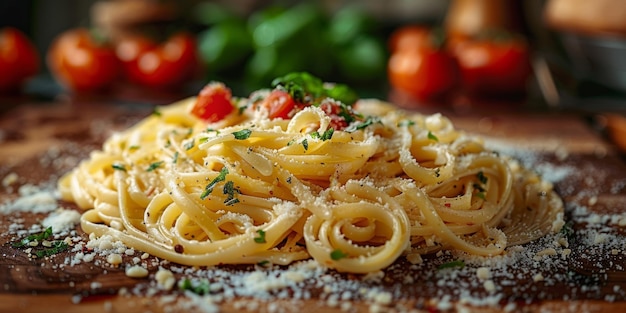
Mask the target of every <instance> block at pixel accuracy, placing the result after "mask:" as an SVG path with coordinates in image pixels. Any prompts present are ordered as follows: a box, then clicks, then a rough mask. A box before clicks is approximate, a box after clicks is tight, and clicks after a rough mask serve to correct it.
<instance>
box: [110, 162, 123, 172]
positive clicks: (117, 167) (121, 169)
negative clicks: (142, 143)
mask: <svg viewBox="0 0 626 313" xmlns="http://www.w3.org/2000/svg"><path fill="white" fill-rule="evenodd" d="M111 167H112V168H113V169H114V170H118V171H122V172H126V167H124V165H123V164H117V163H116V164H111Z"/></svg>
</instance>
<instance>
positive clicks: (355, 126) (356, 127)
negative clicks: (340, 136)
mask: <svg viewBox="0 0 626 313" xmlns="http://www.w3.org/2000/svg"><path fill="white" fill-rule="evenodd" d="M346 121H347V120H346ZM375 123H381V121H380V118H379V117H376V116H368V117H367V118H366V119H365V121H363V122H358V123H352V124H350V126H348V127H346V129H345V131H347V132H349V133H352V132H355V131H357V130H361V129H365V128H366V127H367V126H370V125H373V124H375Z"/></svg>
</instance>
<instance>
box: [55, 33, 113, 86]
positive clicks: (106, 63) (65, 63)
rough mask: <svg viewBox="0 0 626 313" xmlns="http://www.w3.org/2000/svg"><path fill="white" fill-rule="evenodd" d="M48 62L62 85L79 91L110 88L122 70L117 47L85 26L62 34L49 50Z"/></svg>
mask: <svg viewBox="0 0 626 313" xmlns="http://www.w3.org/2000/svg"><path fill="white" fill-rule="evenodd" d="M47 62H48V66H49V67H50V70H51V72H52V74H53V75H54V76H55V78H56V79H57V80H58V81H59V82H60V83H61V84H63V85H64V86H66V87H67V88H70V89H72V90H77V91H92V90H98V89H103V88H106V87H108V86H110V85H111V84H112V83H113V81H115V79H116V78H117V77H118V73H119V62H118V60H117V57H116V56H115V51H114V50H113V48H112V47H111V46H110V45H108V44H106V43H103V42H99V41H97V40H96V39H94V37H92V35H91V33H90V32H89V31H88V30H87V29H84V28H77V29H72V30H69V31H66V32H63V33H61V34H60V35H59V36H58V37H57V38H56V39H55V40H54V42H53V43H52V46H51V47H50V49H49V50H48V54H47Z"/></svg>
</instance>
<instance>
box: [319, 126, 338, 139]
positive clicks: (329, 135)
mask: <svg viewBox="0 0 626 313" xmlns="http://www.w3.org/2000/svg"><path fill="white" fill-rule="evenodd" d="M334 133H335V129H334V128H329V129H327V130H326V131H324V133H323V134H322V136H321V137H320V139H322V141H326V140H330V139H331V138H333V134H334Z"/></svg>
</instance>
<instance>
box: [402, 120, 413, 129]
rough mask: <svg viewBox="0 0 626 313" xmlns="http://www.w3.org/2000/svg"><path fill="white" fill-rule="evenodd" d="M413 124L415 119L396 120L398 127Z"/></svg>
mask: <svg viewBox="0 0 626 313" xmlns="http://www.w3.org/2000/svg"><path fill="white" fill-rule="evenodd" d="M413 125H415V121H412V120H404V121H400V122H398V127H409V126H413Z"/></svg>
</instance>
